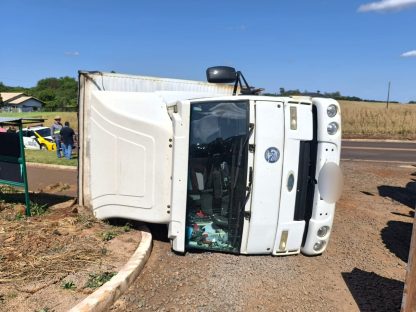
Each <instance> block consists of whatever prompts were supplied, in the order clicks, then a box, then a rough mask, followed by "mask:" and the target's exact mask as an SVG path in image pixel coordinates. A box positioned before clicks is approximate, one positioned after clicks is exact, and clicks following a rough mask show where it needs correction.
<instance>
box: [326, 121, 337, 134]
mask: <svg viewBox="0 0 416 312" xmlns="http://www.w3.org/2000/svg"><path fill="white" fill-rule="evenodd" d="M338 129H339V126H338V124H337V123H336V122H335V121H333V122H331V123H329V124H328V126H327V127H326V131H327V132H328V134H330V135H334V134H335V133H337V131H338Z"/></svg>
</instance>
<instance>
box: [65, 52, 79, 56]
mask: <svg viewBox="0 0 416 312" xmlns="http://www.w3.org/2000/svg"><path fill="white" fill-rule="evenodd" d="M65 55H66V56H79V52H78V51H66V52H65Z"/></svg>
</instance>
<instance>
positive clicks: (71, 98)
mask: <svg viewBox="0 0 416 312" xmlns="http://www.w3.org/2000/svg"><path fill="white" fill-rule="evenodd" d="M0 92H23V93H25V94H26V95H29V96H33V97H35V98H37V99H39V100H41V101H42V102H44V103H45V105H44V106H43V109H44V110H46V111H76V110H78V106H77V105H78V104H77V97H78V82H77V80H75V79H74V78H72V77H60V78H54V77H51V78H45V79H41V80H39V81H38V82H37V84H36V86H34V87H32V88H24V87H12V86H6V85H5V84H4V83H2V82H0ZM0 101H1V99H0Z"/></svg>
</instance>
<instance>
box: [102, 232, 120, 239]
mask: <svg viewBox="0 0 416 312" xmlns="http://www.w3.org/2000/svg"><path fill="white" fill-rule="evenodd" d="M116 236H117V234H116V233H114V232H104V233H103V241H109V240H112V239H113V238H115V237H116Z"/></svg>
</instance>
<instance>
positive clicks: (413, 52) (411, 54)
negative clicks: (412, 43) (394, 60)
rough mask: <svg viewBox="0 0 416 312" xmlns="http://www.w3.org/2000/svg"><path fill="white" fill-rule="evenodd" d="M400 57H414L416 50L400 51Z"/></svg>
mask: <svg viewBox="0 0 416 312" xmlns="http://www.w3.org/2000/svg"><path fill="white" fill-rule="evenodd" d="M400 56H401V57H416V50H412V51H408V52H404V53H402V55H400Z"/></svg>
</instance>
